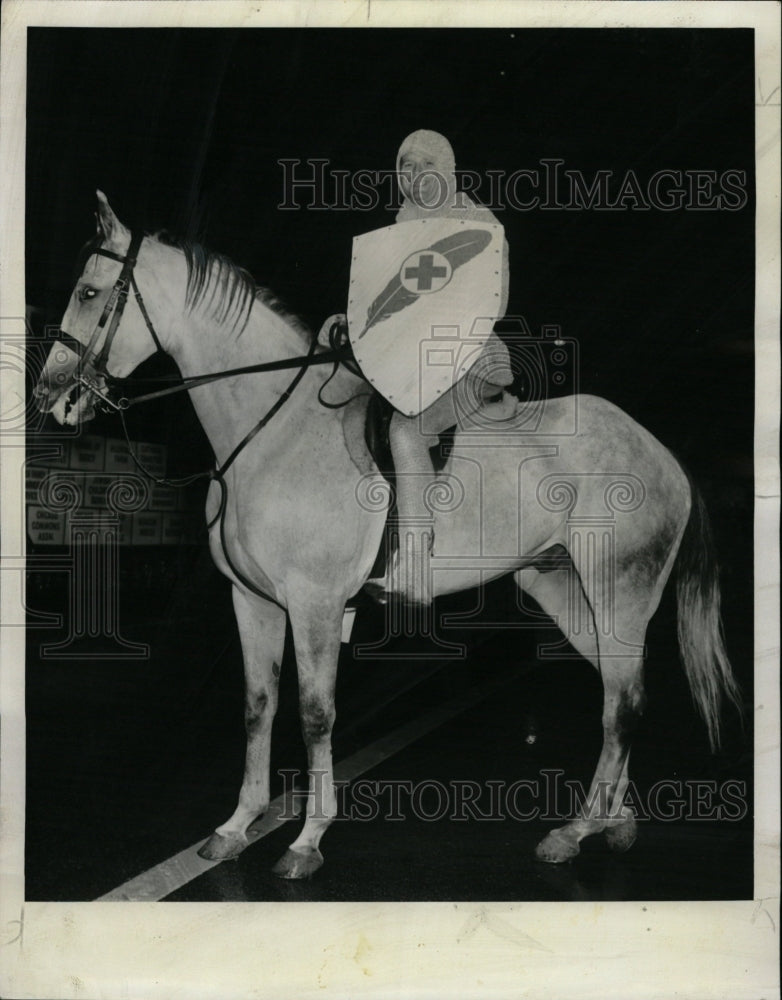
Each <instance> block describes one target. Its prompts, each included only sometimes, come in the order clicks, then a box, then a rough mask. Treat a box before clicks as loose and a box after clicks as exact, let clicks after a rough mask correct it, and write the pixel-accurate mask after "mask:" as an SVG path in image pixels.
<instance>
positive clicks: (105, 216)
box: [95, 191, 130, 243]
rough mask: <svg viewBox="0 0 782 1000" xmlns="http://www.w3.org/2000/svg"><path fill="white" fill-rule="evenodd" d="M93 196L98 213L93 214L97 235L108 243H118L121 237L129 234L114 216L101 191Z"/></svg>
mask: <svg viewBox="0 0 782 1000" xmlns="http://www.w3.org/2000/svg"><path fill="white" fill-rule="evenodd" d="M95 194H96V195H97V197H98V211H97V212H96V213H95V219H96V221H97V223H98V235H99V236H103V237H105V239H107V240H108V241H109V242H110V243H118V242H119V241H120V239H121V238H122V237H123V236H125V235H128V236H129V235H130V234H129V233H128V231H127V229H126V228H125V227H124V226H123V225H122V223H121V222H120V221H119V219H118V218H117V216H116V215H115V214H114V210H113V209H112V207H111V205H109V200H108V198H107V197H106V195H105V194H104V193H103V192H102V191H96V192H95Z"/></svg>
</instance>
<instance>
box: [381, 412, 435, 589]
mask: <svg viewBox="0 0 782 1000" xmlns="http://www.w3.org/2000/svg"><path fill="white" fill-rule="evenodd" d="M419 422H420V418H419V417H417V416H416V417H405V416H403V415H402V414H401V413H399V412H397V413H394V415H393V417H392V418H391V426H390V428H389V439H390V443H391V454H392V455H393V458H394V468H395V470H396V503H397V517H398V529H399V547H398V549H397V554H396V556H395V563H394V566H393V568H392V577H393V576H396V577H397V579H392V580H391V581H390V589H391V590H393V591H397V592H400V591H401V592H402V593H403V594H405V596H406V597H407V598H408V599H409V600H412V601H417V602H420V603H429V602H430V601H431V599H432V598H431V586H430V584H431V581H430V573H429V565H428V559H429V554H430V552H431V549H432V543H433V537H434V536H433V531H432V512H431V511H430V509H429V507H428V506H427V504H426V493H427V490H428V489H429V487H430V486H431V485H432V483H433V482H434V479H435V472H434V466H433V465H432V458H431V455H430V454H429V449H430V447H432V446H433V445H435V444H437V437H436V436H429V435H424V434H423V433H421V430H420V427H419ZM444 429H445V428H444Z"/></svg>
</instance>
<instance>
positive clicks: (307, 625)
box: [273, 602, 343, 878]
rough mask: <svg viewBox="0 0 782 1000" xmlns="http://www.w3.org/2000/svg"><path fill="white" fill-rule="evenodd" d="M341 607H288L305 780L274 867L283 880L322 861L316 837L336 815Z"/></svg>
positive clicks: (307, 873)
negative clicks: (299, 819) (296, 817)
mask: <svg viewBox="0 0 782 1000" xmlns="http://www.w3.org/2000/svg"><path fill="white" fill-rule="evenodd" d="M342 608H343V606H342V605H340V606H339V607H337V606H333V602H329V603H328V605H325V604H324V605H315V606H313V605H312V604H309V606H307V607H297V606H290V607H289V613H290V618H291V627H292V629H293V640H294V644H295V647H296V668H297V672H298V676H299V709H300V712H301V731H302V736H303V737H304V743H305V745H306V748H307V760H308V765H309V774H310V779H309V793H308V796H307V810H306V818H305V822H304V826H303V828H302V831H301V833H300V834H299V836H298V837H297V838H296V840H295V841H294V842H293V843H292V844H291V845H290V847H289V848H288V850H287V851H286V852H285V854H284V855H283V856H282V857H281V858H280V860H279V861H278V862H277V864H276V865H275V866H274V869H273V871H274V874H275V875H279V876H281V877H282V878H308V877H309V876H310V875H312V874H313V873H314V872H316V871H317V870H318V868H320V866H321V865H322V864H323V855H322V854H321V853H320V850H319V844H320V839H321V837H322V836H323V834H324V833H325V832H326V830H327V829H328V827H329V826H330V825H331V823H332V821H333V820H334V818H335V817H336V815H337V798H336V793H335V790H334V773H333V766H332V759H331V730H332V728H333V726H334V718H335V710H334V688H335V684H336V679H337V661H338V659H339V648H340V639H341V622H342Z"/></svg>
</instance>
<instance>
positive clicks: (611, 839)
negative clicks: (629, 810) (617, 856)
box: [604, 816, 638, 853]
mask: <svg viewBox="0 0 782 1000" xmlns="http://www.w3.org/2000/svg"><path fill="white" fill-rule="evenodd" d="M604 832H605V838H606V843H607V844H608V846H609V848H610V849H611V850H612V851H616V852H617V853H621V852H622V851H629V850H630V848H631V847H632V846H633V844H634V843H635V838H636V837H637V836H638V827H637V825H636V822H635V817H634V816H631V817H630V819H628V820H625V822H624V823H620V824H619V826H609V827H608V829H607V830H605V831H604Z"/></svg>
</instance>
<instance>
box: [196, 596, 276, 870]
mask: <svg viewBox="0 0 782 1000" xmlns="http://www.w3.org/2000/svg"><path fill="white" fill-rule="evenodd" d="M233 600H234V610H235V612H236V621H237V623H238V625H239V635H240V637H241V640H242V654H243V657H244V676H245V709H244V721H245V728H246V730H247V753H246V757H245V765H244V780H243V781H242V789H241V791H240V792H239V804H238V805H237V807H236V809H235V811H234V813H233V815H232V816H231V818H230V819H229V820H228V821H227V822H225V823H223V825H222V826H219V827H218V828H217V830H215V832H214V833H213V834H212V836H211V837H210V838H209V840H208V841H207V842H206V844H204V846H203V847H202V848H201V850H200V851H199V852H198V853H199V854H200V855H201V857H202V858H207V859H208V860H209V861H226V860H227V859H228V858H235V857H236V856H237V855H238V854H240V853H241V852H242V851H243V850H244V849H245V847H247V846H248V839H247V832H246V831H247V827H248V826H249V825H250V823H252V821H253V820H254V819H256V817H258V816H260V815H261V814H262V813H264V812H266V810H267V809H268V807H269V763H270V751H271V729H272V721H273V719H274V715H275V712H276V711H277V692H278V687H279V676H280V664H281V663H282V653H283V646H284V644H285V621H286V617H285V611H284V610H283V609H282V608H280V607H278V606H277V605H276V604H273V603H272V602H271V601H264V600H263V599H262V598H260V597H255V596H254V595H253V594H250V593H247V592H246V591H242V590H239V588H238V587H234V589H233Z"/></svg>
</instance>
